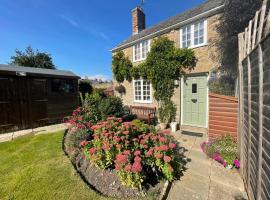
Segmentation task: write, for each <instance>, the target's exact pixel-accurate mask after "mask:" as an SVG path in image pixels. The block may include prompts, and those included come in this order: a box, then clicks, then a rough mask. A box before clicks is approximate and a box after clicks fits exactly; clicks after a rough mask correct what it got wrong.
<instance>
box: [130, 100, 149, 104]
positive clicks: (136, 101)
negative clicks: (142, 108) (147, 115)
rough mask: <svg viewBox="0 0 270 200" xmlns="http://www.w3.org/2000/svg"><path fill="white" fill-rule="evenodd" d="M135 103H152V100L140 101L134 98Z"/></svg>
mask: <svg viewBox="0 0 270 200" xmlns="http://www.w3.org/2000/svg"><path fill="white" fill-rule="evenodd" d="M133 102H134V103H140V104H152V103H153V102H152V101H138V100H134V101H133Z"/></svg>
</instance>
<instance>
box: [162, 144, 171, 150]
mask: <svg viewBox="0 0 270 200" xmlns="http://www.w3.org/2000/svg"><path fill="white" fill-rule="evenodd" d="M160 149H161V150H162V151H167V150H168V149H169V148H168V146H166V145H164V144H163V145H161V146H160Z"/></svg>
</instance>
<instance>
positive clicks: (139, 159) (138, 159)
mask: <svg viewBox="0 0 270 200" xmlns="http://www.w3.org/2000/svg"><path fill="white" fill-rule="evenodd" d="M141 160H142V159H141V158H140V157H139V156H136V157H135V158H134V161H135V162H141Z"/></svg>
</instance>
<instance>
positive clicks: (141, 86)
mask: <svg viewBox="0 0 270 200" xmlns="http://www.w3.org/2000/svg"><path fill="white" fill-rule="evenodd" d="M133 86H134V102H137V103H152V96H151V95H152V94H151V83H150V81H148V80H145V79H138V80H133Z"/></svg>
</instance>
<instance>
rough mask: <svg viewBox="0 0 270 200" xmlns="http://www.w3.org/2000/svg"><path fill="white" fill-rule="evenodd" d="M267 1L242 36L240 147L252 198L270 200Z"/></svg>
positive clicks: (269, 28) (269, 18)
mask: <svg viewBox="0 0 270 200" xmlns="http://www.w3.org/2000/svg"><path fill="white" fill-rule="evenodd" d="M268 3H269V1H268V0H264V2H263V6H262V8H261V9H260V10H259V11H257V12H256V15H255V17H254V19H253V20H251V21H250V23H249V26H248V27H247V28H246V29H245V32H244V33H241V34H239V61H240V62H239V79H240V80H239V82H240V84H239V88H240V92H239V113H240V114H239V124H240V126H239V133H238V136H239V144H240V145H239V146H240V152H241V159H242V175H243V179H244V182H245V185H246V188H247V192H248V195H249V198H250V199H262V200H267V199H270V191H269V188H270V33H269V32H270V14H269V13H270V12H269V11H268V10H267V9H268V6H267V5H268Z"/></svg>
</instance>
